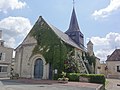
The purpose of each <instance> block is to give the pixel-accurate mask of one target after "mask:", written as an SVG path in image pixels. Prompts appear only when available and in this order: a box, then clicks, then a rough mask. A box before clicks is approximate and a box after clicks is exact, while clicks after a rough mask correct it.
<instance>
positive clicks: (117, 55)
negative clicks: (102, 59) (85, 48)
mask: <svg viewBox="0 0 120 90" xmlns="http://www.w3.org/2000/svg"><path fill="white" fill-rule="evenodd" d="M107 61H120V49H116V50H115V51H114V52H113V53H112V54H111V55H110V56H109V57H108V59H107Z"/></svg>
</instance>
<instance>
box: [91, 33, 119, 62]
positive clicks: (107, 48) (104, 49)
mask: <svg viewBox="0 0 120 90" xmlns="http://www.w3.org/2000/svg"><path fill="white" fill-rule="evenodd" d="M91 41H92V42H93V44H94V48H95V55H96V56H97V57H99V58H100V59H101V60H102V61H105V60H106V59H107V55H110V54H111V53H112V52H113V51H114V50H115V49H116V48H120V33H115V32H110V33H108V34H107V35H106V36H105V37H92V38H91Z"/></svg>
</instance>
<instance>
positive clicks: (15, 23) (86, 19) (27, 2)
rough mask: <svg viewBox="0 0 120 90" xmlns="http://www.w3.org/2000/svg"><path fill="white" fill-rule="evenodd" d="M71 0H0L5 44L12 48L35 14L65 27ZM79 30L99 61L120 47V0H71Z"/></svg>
mask: <svg viewBox="0 0 120 90" xmlns="http://www.w3.org/2000/svg"><path fill="white" fill-rule="evenodd" d="M72 8H73V5H72V0H0V29H2V30H3V39H4V40H5V41H6V45H7V46H10V47H13V48H16V47H17V46H18V45H19V44H20V43H21V42H22V40H23V39H24V38H25V36H26V35H27V33H28V32H29V31H30V29H31V27H32V26H33V25H34V23H35V22H36V20H37V19H38V17H39V16H42V17H43V18H44V19H45V20H46V21H47V22H49V23H51V24H53V25H54V26H56V27H57V28H58V29H60V30H61V31H63V32H65V31H66V30H67V29H68V26H69V22H70V17H71V13H72ZM75 10H76V15H77V19H78V22H79V26H80V29H81V32H82V33H83V34H84V37H85V39H84V40H85V45H86V43H87V42H88V40H90V39H91V41H92V42H93V44H94V51H95V55H96V56H98V57H99V58H100V59H101V61H103V60H104V61H105V60H106V56H107V55H109V54H111V53H112V52H113V51H114V50H115V49H116V48H120V0H75Z"/></svg>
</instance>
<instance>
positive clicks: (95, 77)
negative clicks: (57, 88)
mask: <svg viewBox="0 0 120 90" xmlns="http://www.w3.org/2000/svg"><path fill="white" fill-rule="evenodd" d="M80 76H81V77H85V78H89V82H90V83H98V84H103V85H105V76H104V75H103V74H80V73H68V74H67V77H68V78H69V81H79V77H80Z"/></svg>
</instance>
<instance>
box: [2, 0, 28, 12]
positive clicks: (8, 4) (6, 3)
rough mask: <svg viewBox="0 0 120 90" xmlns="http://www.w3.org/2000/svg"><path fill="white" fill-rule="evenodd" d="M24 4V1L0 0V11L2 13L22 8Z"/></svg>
mask: <svg viewBox="0 0 120 90" xmlns="http://www.w3.org/2000/svg"><path fill="white" fill-rule="evenodd" d="M25 6H26V3H25V2H22V1H20V0H0V12H4V13H7V11H8V10H15V9H22V8H23V7H25Z"/></svg>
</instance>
